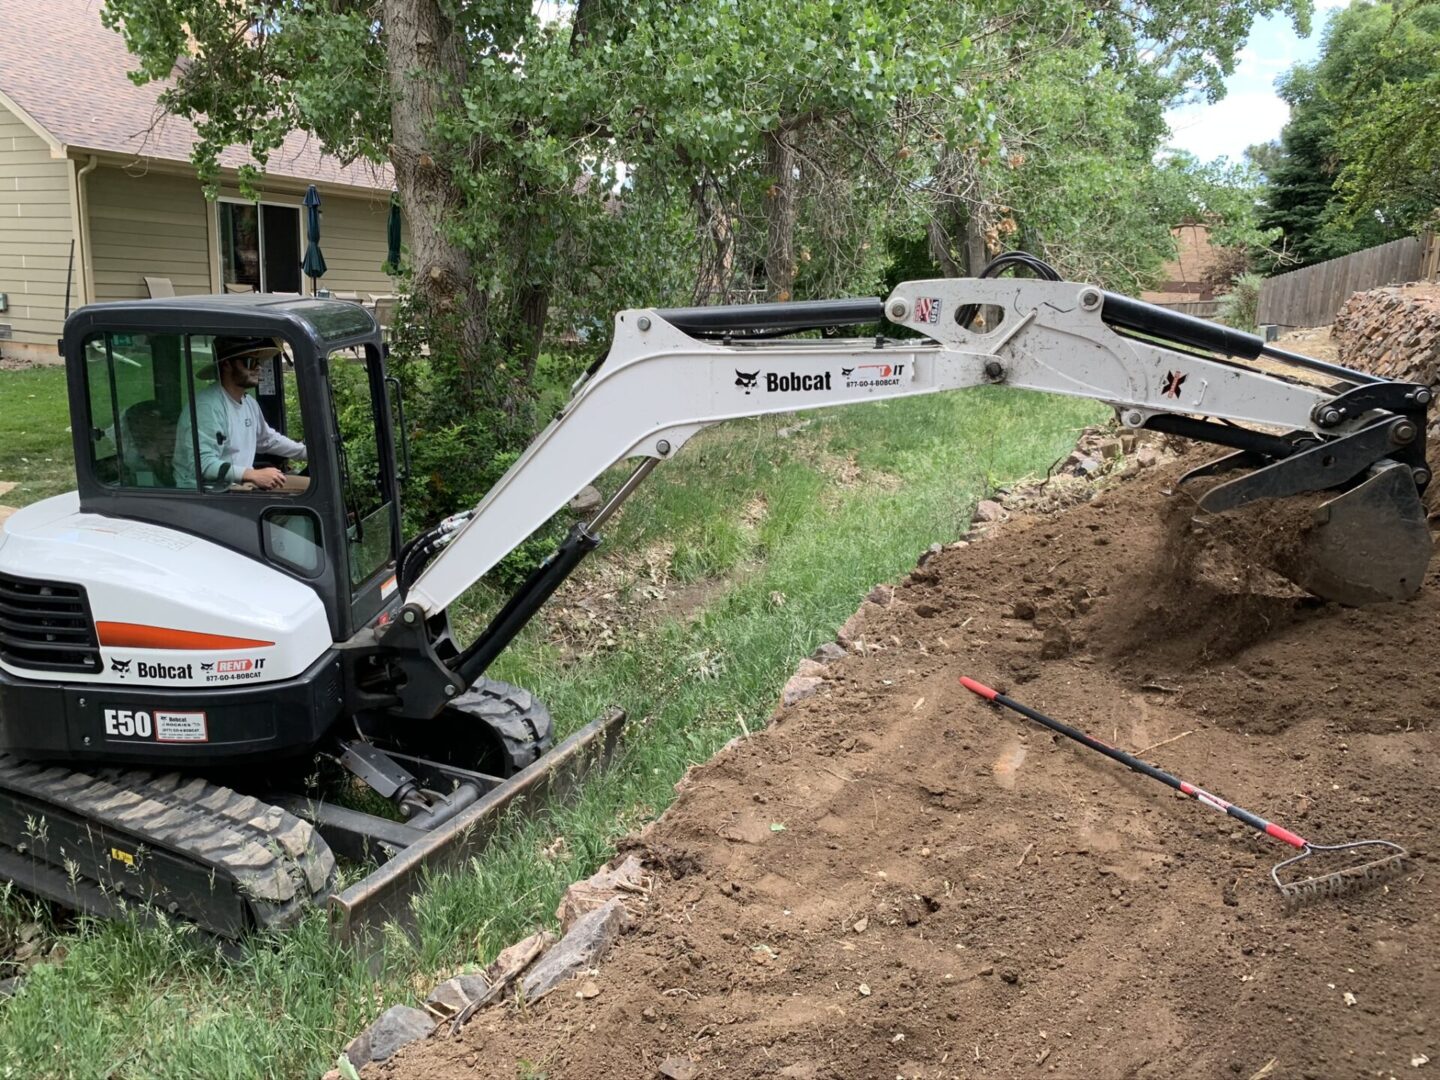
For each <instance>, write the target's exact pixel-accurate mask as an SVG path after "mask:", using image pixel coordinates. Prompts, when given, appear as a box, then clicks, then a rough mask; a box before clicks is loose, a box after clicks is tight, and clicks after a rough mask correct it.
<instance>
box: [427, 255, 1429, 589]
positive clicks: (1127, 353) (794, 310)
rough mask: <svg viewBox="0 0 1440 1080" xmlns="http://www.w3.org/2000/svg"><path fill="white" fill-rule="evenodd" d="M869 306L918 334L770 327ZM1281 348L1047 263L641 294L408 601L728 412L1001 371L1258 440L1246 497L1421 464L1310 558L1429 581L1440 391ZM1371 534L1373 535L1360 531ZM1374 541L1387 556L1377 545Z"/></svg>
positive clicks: (1231, 490)
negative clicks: (655, 303) (605, 349)
mask: <svg viewBox="0 0 1440 1080" xmlns="http://www.w3.org/2000/svg"><path fill="white" fill-rule="evenodd" d="M977 308H979V309H983V310H985V311H988V312H991V313H998V319H997V318H994V317H993V316H992V318H991V321H990V323H989V324H988V325H987V326H986V327H985V329H984V330H983V331H977V330H976V329H973V328H972V326H970V325H967V324H965V323H963V322H962V319H963V318H964V317H965V315H966V314H967V313H968V312H973V311H975V310H976V309H977ZM957 316H960V318H957ZM867 318H868V319H873V320H875V321H879V320H881V319H887V320H888V321H889V322H890V323H892V324H893V325H895V326H898V327H904V328H905V329H906V330H909V331H911V332H913V334H912V336H907V337H904V338H891V337H886V336H883V335H882V336H877V337H873V338H859V339H856V338H851V339H834V338H821V339H811V340H802V339H794V338H790V339H786V338H776V337H762V336H758V335H760V334H774V333H777V332H780V333H783V332H785V331H787V330H790V331H793V330H796V329H801V328H814V327H827V326H832V325H835V324H836V321H837V320H839V321H842V322H844V323H848V324H852V325H853V324H855V323H857V322H860V321H863V320H865V319H867ZM1264 351H1266V347H1265V345H1264V343H1263V342H1262V341H1261V340H1260V339H1259V338H1257V337H1254V336H1253V335H1249V334H1241V333H1239V332H1237V331H1233V330H1230V329H1228V328H1225V327H1219V326H1215V325H1213V324H1210V323H1204V322H1201V321H1200V320H1193V319H1188V318H1186V317H1184V316H1176V315H1175V314H1174V313H1171V312H1168V311H1165V310H1164V309H1160V308H1154V307H1151V306H1150V305H1145V304H1141V303H1139V302H1138V301H1133V300H1129V299H1126V298H1124V297H1117V296H1114V295H1113V294H1107V293H1104V292H1102V291H1101V290H1099V289H1097V288H1095V287H1093V286H1089V285H1083V284H1075V283H1071V282H1058V281H1037V280H1030V279H990V280H985V279H973V278H963V279H944V280H937V281H917V282H907V283H905V284H903V285H901V286H899V287H898V288H897V289H896V290H895V291H894V292H893V293H892V294H891V296H890V297H889V299H887V300H886V301H884V303H883V304H882V303H880V302H878V301H874V300H854V301H826V302H822V303H820V304H813V305H812V304H803V303H800V304H786V305H751V306H747V307H740V308H728V309H727V308H697V309H690V310H680V311H665V310H644V309H642V310H633V311H624V312H621V313H620V314H619V315H618V316H617V317H616V320H615V337H614V344H613V346H612V347H611V349H610V352H609V355H608V356H607V357H606V358H605V360H604V362H603V363H602V364H600V365H599V366H598V368H596V369H594V370H593V372H592V374H590V376H589V377H588V378H587V379H586V380H585V381H584V382H583V383H582V384H581V385H580V386H579V387H578V388H577V390H576V392H575V394H574V396H573V397H572V399H571V400H570V402H569V403H568V404H567V405H566V407H565V408H564V410H563V411H562V412H561V413H560V415H559V416H557V417H556V418H555V420H554V421H553V422H552V423H551V424H550V425H549V427H547V428H546V429H545V430H544V431H543V432H541V434H540V435H539V436H538V437H537V438H536V439H535V440H534V442H532V443H531V445H530V447H529V448H528V449H527V450H526V451H525V453H524V454H523V455H522V456H521V457H520V459H519V460H518V461H516V463H515V464H514V466H512V467H511V469H510V470H509V471H508V472H507V473H506V474H505V475H504V476H503V477H502V478H501V479H500V480H499V482H498V483H496V485H495V486H494V487H493V488H492V489H491V490H490V491H489V492H488V493H487V494H486V496H485V498H484V499H483V500H482V501H481V502H480V504H479V505H478V506H477V507H476V509H475V511H474V513H473V514H472V515H471V516H470V517H469V520H468V521H467V522H466V523H465V524H464V525H463V526H462V527H461V528H460V529H459V531H458V532H457V533H455V535H454V536H453V538H452V539H451V540H450V542H449V543H448V545H447V547H446V549H445V550H444V551H443V552H441V553H440V554H439V555H438V556H437V557H436V558H435V559H434V560H433V561H432V562H430V563H429V565H428V566H427V567H426V568H425V569H424V570H423V572H421V573H419V574H418V576H417V577H416V578H415V580H414V581H413V582H408V583H405V584H406V585H407V586H408V592H407V594H406V602H407V604H409V605H413V607H414V610H415V611H417V612H419V613H421V614H424V615H426V616H428V615H431V614H434V613H435V612H439V611H443V610H444V609H445V608H447V607H448V606H449V605H450V604H451V603H452V602H453V601H454V600H455V599H456V597H458V596H459V595H460V594H461V593H462V592H463V591H464V590H465V589H467V588H468V587H469V586H470V585H471V584H473V583H474V581H475V580H476V579H477V578H478V577H480V576H481V575H483V574H484V573H486V572H487V571H488V570H490V569H491V568H492V567H493V566H494V565H495V564H496V563H498V562H499V561H500V559H502V558H503V557H504V556H505V555H506V554H508V553H509V552H510V551H511V550H513V549H514V548H515V547H516V546H517V545H518V544H519V543H520V542H521V541H523V540H524V539H525V538H526V537H527V536H529V535H530V534H531V533H532V532H533V531H534V530H535V529H537V528H538V527H539V526H540V525H541V524H543V523H544V522H545V521H546V520H548V519H549V518H550V517H551V515H553V514H554V513H555V512H556V511H557V510H559V509H560V508H561V507H562V506H563V505H564V504H565V502H566V501H567V500H568V499H569V498H570V497H571V496H572V495H573V494H574V493H575V492H576V491H578V490H579V489H580V488H581V487H583V486H584V485H585V484H587V483H589V482H590V481H591V480H593V479H594V478H595V477H596V476H597V475H598V474H599V473H600V472H601V471H603V470H604V469H605V468H608V467H609V466H610V465H612V464H614V463H615V462H618V461H621V460H623V459H626V458H632V457H641V458H647V459H651V461H659V460H664V459H666V458H669V457H672V456H673V455H674V454H675V453H676V452H677V451H678V450H679V449H680V447H682V446H683V445H684V444H685V442H686V441H687V440H689V439H690V438H691V437H692V436H693V435H694V434H695V433H696V432H698V431H700V430H701V429H703V428H705V427H708V426H710V425H712V424H717V423H722V422H724V421H726V420H733V419H736V418H739V417H745V416H760V415H765V414H767V413H783V412H792V411H794V410H797V409H813V408H823V407H828V406H836V405H849V404H856V403H860V402H865V401H875V400H880V399H888V398H900V397H910V396H914V395H918V394H929V393H935V392H938V391H942V390H956V389H962V388H965V387H971V386H977V385H982V384H987V383H989V384H996V385H1005V386H1016V387H1023V388H1026V389H1032V390H1043V391H1048V392H1050V393H1056V394H1065V395H1068V396H1072V397H1084V398H1092V399H1095V400H1097V401H1103V402H1105V403H1106V404H1108V405H1111V406H1112V407H1114V408H1115V410H1116V412H1117V414H1118V416H1119V418H1120V421H1121V423H1123V424H1124V425H1126V426H1127V427H1131V428H1152V429H1157V430H1161V431H1169V432H1173V433H1176V434H1180V435H1187V436H1190V437H1192V438H1198V439H1203V440H1207V441H1212V442H1216V443H1219V444H1221V445H1225V446H1230V447H1234V448H1236V449H1238V450H1240V451H1242V452H1243V453H1244V454H1246V455H1248V457H1246V458H1245V459H1244V460H1243V462H1242V461H1238V460H1237V461H1236V462H1235V464H1236V465H1237V466H1238V465H1241V464H1244V465H1249V466H1251V467H1253V468H1254V470H1255V471H1254V473H1252V474H1251V475H1252V476H1254V475H1260V478H1261V479H1260V482H1259V483H1255V482H1249V483H1247V482H1245V481H1244V478H1242V480H1240V481H1232V482H1230V483H1227V484H1224V485H1221V488H1222V490H1223V491H1224V492H1228V495H1225V496H1222V497H1224V498H1227V499H1228V505H1229V506H1236V505H1241V504H1243V503H1245V502H1250V501H1253V500H1255V499H1259V498H1265V497H1274V496H1277V495H1283V494H1296V493H1300V492H1304V491H1317V490H1328V489H1335V490H1337V491H1339V490H1342V489H1343V490H1350V489H1351V488H1354V487H1356V486H1357V485H1363V484H1366V483H1369V482H1370V480H1373V479H1374V478H1373V477H1369V474H1370V472H1371V470H1372V469H1374V468H1375V467H1376V466H1378V465H1382V464H1385V463H1390V464H1397V465H1399V466H1401V467H1402V469H1403V470H1404V476H1403V478H1404V481H1405V482H1404V483H1396V480H1397V477H1395V476H1392V477H1391V478H1390V479H1389V480H1387V481H1385V482H1384V483H1383V484H1381V485H1379V486H1378V487H1377V489H1376V490H1373V491H1371V492H1370V494H1369V495H1367V496H1366V497H1364V498H1363V499H1357V500H1356V506H1357V508H1359V509H1358V510H1357V513H1358V514H1359V515H1360V516H1361V518H1363V520H1361V521H1359V522H1358V523H1357V519H1356V516H1355V515H1354V514H1347V513H1346V507H1345V505H1344V501H1345V500H1339V499H1337V500H1336V501H1335V502H1332V503H1331V504H1329V509H1328V510H1327V513H1328V514H1329V516H1330V520H1329V523H1328V524H1326V525H1323V527H1322V528H1320V529H1319V530H1318V531H1319V532H1320V533H1321V539H1322V540H1323V534H1324V532H1325V531H1326V530H1328V531H1330V532H1333V533H1335V534H1336V535H1337V537H1338V536H1339V535H1340V534H1344V536H1345V537H1346V540H1345V542H1344V544H1343V549H1342V550H1340V551H1339V553H1338V555H1337V556H1336V557H1334V558H1332V557H1331V556H1330V555H1329V554H1327V552H1326V550H1325V545H1324V544H1323V542H1321V543H1318V544H1317V543H1312V544H1311V545H1310V546H1311V548H1312V550H1311V552H1310V563H1311V565H1312V566H1320V567H1323V571H1322V572H1319V573H1308V572H1301V573H1299V574H1298V575H1297V577H1298V578H1299V580H1301V581H1303V582H1307V583H1309V584H1310V586H1311V587H1313V588H1315V589H1316V591H1317V592H1320V593H1321V594H1322V595H1325V594H1326V593H1330V594H1332V595H1334V596H1335V597H1336V598H1337V599H1340V600H1342V601H1345V602H1353V601H1355V600H1356V599H1357V598H1358V597H1360V596H1362V595H1364V596H1368V597H1369V598H1370V599H1399V598H1403V597H1404V596H1407V595H1409V594H1410V593H1412V592H1413V591H1414V590H1415V589H1416V588H1418V586H1419V580H1420V578H1419V575H1417V573H1416V570H1417V568H1418V570H1419V571H1420V572H1421V573H1423V569H1424V566H1425V564H1426V563H1428V559H1429V552H1430V541H1429V536H1428V533H1426V532H1425V531H1424V530H1423V529H1421V530H1418V531H1417V530H1416V529H1414V528H1413V527H1411V525H1412V524H1413V521H1414V520H1415V518H1416V514H1417V510H1418V507H1419V500H1418V492H1419V491H1420V490H1423V487H1424V485H1425V484H1426V483H1428V481H1429V472H1428V467H1427V466H1426V464H1425V459H1424V455H1423V443H1424V434H1423V433H1424V423H1423V420H1424V413H1425V406H1426V405H1428V403H1429V391H1428V390H1427V389H1425V388H1424V387H1418V386H1410V385H1408V384H1397V383H1389V382H1384V381H1380V380H1375V379H1373V377H1371V376H1367V375H1364V374H1362V373H1359V372H1350V371H1348V370H1346V369H1344V368H1339V367H1336V366H1334V365H1329V364H1325V363H1322V362H1320V361H1312V360H1309V359H1308V358H1305V357H1294V356H1290V355H1289V354H1279V355H1280V356H1282V357H1288V362H1289V363H1290V364H1291V366H1292V367H1294V368H1295V369H1297V370H1298V369H1299V368H1300V367H1305V368H1313V369H1318V370H1319V371H1320V372H1321V373H1322V374H1324V375H1326V376H1327V377H1335V378H1339V379H1343V380H1345V382H1342V383H1341V385H1342V386H1343V387H1344V389H1342V390H1338V391H1337V390H1336V389H1333V388H1331V387H1330V386H1324V385H1315V384H1314V383H1312V382H1305V381H1300V380H1298V379H1295V378H1289V377H1286V376H1284V375H1283V374H1273V373H1271V372H1269V371H1265V370H1261V369H1260V368H1258V367H1254V366H1250V365H1249V364H1247V363H1244V362H1243V360H1245V359H1250V358H1253V357H1255V356H1258V355H1259V354H1261V353H1262V352H1264ZM1227 353H1228V354H1229V355H1226V354H1227ZM1236 354H1239V355H1240V357H1241V360H1239V361H1237V360H1236V359H1235V358H1234V356H1235V355H1236ZM1381 489H1383V493H1384V494H1383V497H1379V498H1377V496H1378V495H1379V494H1380V490H1381ZM1215 496H1216V493H1215V492H1211V493H1210V495H1208V496H1207V498H1209V499H1211V500H1212V502H1214V501H1215ZM1337 503H1339V504H1340V505H1338V506H1337ZM1203 505H1204V504H1203V503H1202V506H1203ZM1205 508H1206V509H1211V508H1212V507H1205ZM1213 508H1215V509H1219V508H1220V507H1219V506H1218V504H1216V505H1215V506H1214V507H1213ZM607 516H608V512H607ZM1336 517H1339V518H1340V519H1342V520H1341V521H1339V522H1338V523H1337V521H1336V520H1335V518H1336ZM1421 518H1422V520H1423V514H1422V515H1421ZM1422 533H1423V534H1424V535H1422ZM1357 535H1359V536H1362V537H1366V538H1370V542H1369V543H1358V542H1357V540H1356V537H1357ZM1358 550H1364V551H1366V552H1367V553H1368V555H1369V556H1371V557H1370V558H1368V559H1358V560H1357V559H1356V558H1354V556H1353V553H1354V552H1355V551H1358ZM1377 568H1379V569H1378V574H1377ZM1356 575H1358V576H1361V577H1364V578H1365V581H1364V584H1363V587H1361V588H1359V589H1356V588H1352V587H1350V586H1349V585H1347V584H1346V582H1347V581H1348V580H1349V579H1350V578H1351V577H1352V576H1356Z"/></svg>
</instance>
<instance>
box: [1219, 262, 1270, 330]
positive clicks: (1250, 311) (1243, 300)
mask: <svg viewBox="0 0 1440 1080" xmlns="http://www.w3.org/2000/svg"><path fill="white" fill-rule="evenodd" d="M1264 282H1265V279H1264V278H1263V277H1261V276H1260V275H1259V274H1241V275H1240V276H1239V277H1237V278H1236V279H1235V280H1234V281H1232V282H1231V283H1230V291H1229V292H1227V293H1225V294H1223V295H1222V296H1221V297H1220V309H1219V312H1218V315H1217V318H1218V319H1219V320H1220V322H1222V323H1224V324H1225V325H1226V326H1233V327H1234V328H1235V329H1236V330H1244V331H1246V332H1247V333H1252V334H1253V333H1254V332H1255V327H1256V324H1257V322H1258V321H1259V320H1258V318H1257V316H1258V314H1259V311H1260V286H1261V285H1262V284H1264Z"/></svg>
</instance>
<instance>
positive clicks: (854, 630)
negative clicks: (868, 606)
mask: <svg viewBox="0 0 1440 1080" xmlns="http://www.w3.org/2000/svg"><path fill="white" fill-rule="evenodd" d="M864 626H865V605H864V604H861V605H860V610H859V611H857V612H855V614H854V615H851V616H850V617H849V618H848V619H846V620H845V621H844V622H843V623H841V624H840V629H839V630H836V631H835V640H836V641H838V642H839V643H840V644H841V645H843V646H844V647H845V648H847V649H849V648H853V647H854V645H855V639H856V638H858V637H859V636H860V631H861V630H862V629H863V628H864Z"/></svg>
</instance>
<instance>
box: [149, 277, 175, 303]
mask: <svg viewBox="0 0 1440 1080" xmlns="http://www.w3.org/2000/svg"><path fill="white" fill-rule="evenodd" d="M145 288H147V289H148V290H150V299H151V300H155V299H158V298H159V297H162V296H174V295H175V285H174V284H173V283H172V282H171V281H170V279H169V278H168V277H147V278H146V279H145Z"/></svg>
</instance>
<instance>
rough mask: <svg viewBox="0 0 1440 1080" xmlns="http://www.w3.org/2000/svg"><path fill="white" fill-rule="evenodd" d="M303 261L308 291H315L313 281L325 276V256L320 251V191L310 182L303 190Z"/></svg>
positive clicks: (302, 267) (302, 266)
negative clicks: (305, 241) (304, 190)
mask: <svg viewBox="0 0 1440 1080" xmlns="http://www.w3.org/2000/svg"><path fill="white" fill-rule="evenodd" d="M305 238H306V239H307V240H308V241H309V243H307V244H306V245H305V261H304V262H303V263H301V264H300V265H301V269H303V270H304V271H305V276H306V277H308V278H309V279H310V291H311V292H315V283H316V282H317V281H319V280H320V278H322V277H324V276H325V256H324V255H322V254H321V253H320V193H319V192H318V191H316V190H315V185H314V184H311V185H310V187H309V189H308V190H307V191H306V192H305Z"/></svg>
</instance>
